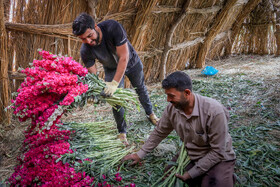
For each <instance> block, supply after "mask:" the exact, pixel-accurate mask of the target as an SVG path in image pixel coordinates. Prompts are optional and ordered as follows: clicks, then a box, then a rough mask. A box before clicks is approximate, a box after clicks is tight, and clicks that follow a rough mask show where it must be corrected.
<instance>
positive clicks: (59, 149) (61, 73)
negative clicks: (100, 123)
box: [9, 50, 138, 187]
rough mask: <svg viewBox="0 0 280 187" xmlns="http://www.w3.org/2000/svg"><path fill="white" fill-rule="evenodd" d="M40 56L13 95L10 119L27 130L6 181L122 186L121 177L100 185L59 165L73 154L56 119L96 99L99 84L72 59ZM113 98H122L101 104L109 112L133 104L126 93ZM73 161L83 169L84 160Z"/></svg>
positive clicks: (88, 175) (70, 167)
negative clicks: (14, 118) (22, 123)
mask: <svg viewBox="0 0 280 187" xmlns="http://www.w3.org/2000/svg"><path fill="white" fill-rule="evenodd" d="M39 54H40V55H41V56H42V60H34V61H33V63H32V64H31V65H32V67H31V68H26V69H24V70H22V72H23V73H25V74H26V76H27V77H26V79H25V80H24V82H23V83H22V84H21V86H20V88H19V89H18V90H17V93H16V95H15V96H16V99H15V100H12V103H13V104H12V106H11V107H12V108H13V109H14V114H15V115H16V116H17V117H18V118H19V120H20V121H26V120H28V119H31V125H30V127H29V128H28V130H26V132H25V138H26V139H25V141H24V143H23V155H22V156H20V157H19V158H18V159H19V161H20V164H19V165H18V166H17V167H16V168H15V172H14V173H13V175H12V176H11V177H10V178H9V183H10V185H11V186H58V185H60V186H92V185H94V183H96V185H98V186H102V187H103V186H104V187H105V186H106V187H111V186H113V185H112V184H109V182H112V183H114V182H117V183H118V182H121V180H122V177H121V176H120V174H118V176H116V178H115V180H114V181H106V180H105V178H104V179H103V181H102V182H100V180H95V178H94V176H93V175H92V174H91V173H92V172H85V171H76V170H75V169H76V168H75V164H74V165H73V164H70V163H67V162H65V159H63V160H62V158H63V157H65V155H71V154H74V153H75V152H74V151H73V150H72V149H71V147H70V143H69V138H70V134H71V133H75V132H74V131H72V132H71V131H70V130H69V129H62V128H61V127H62V126H63V124H62V123H61V122H60V120H59V119H60V118H61V116H62V115H63V113H65V111H67V110H71V109H72V108H73V107H75V106H83V104H84V103H86V100H87V99H88V98H90V97H92V96H95V97H97V98H100V93H101V91H102V88H104V83H103V82H102V80H99V79H98V78H97V77H96V76H93V75H92V76H91V77H93V79H89V78H88V76H86V75H88V71H87V69H85V68H83V66H82V65H81V64H79V63H77V62H76V61H74V60H73V59H72V57H65V56H57V55H53V54H52V53H50V52H48V51H42V50H40V51H39ZM94 81H96V84H95V83H94ZM118 93H119V94H122V95H121V96H120V95H119V94H116V96H113V97H112V98H107V99H106V98H103V100H105V101H106V102H107V103H109V104H111V105H112V106H113V107H114V106H115V105H116V104H120V103H121V104H122V106H124V107H129V103H128V102H127V101H130V102H133V103H135V104H138V102H137V101H136V98H137V97H136V96H135V94H134V95H133V93H131V92H130V91H122V89H119V92H118ZM127 95H128V96H129V97H127ZM123 98H125V99H123ZM100 138H101V139H102V136H101V137H100ZM114 141H115V140H114ZM120 145H122V144H121V143H120ZM123 153H126V152H125V151H124V152H123ZM114 161H115V162H116V159H115V160H114ZM117 161H118V160H117ZM74 162H77V163H79V162H81V163H82V165H84V164H86V163H88V162H89V159H88V158H86V159H84V160H83V161H81V160H80V159H79V158H75V160H74ZM90 162H91V161H90ZM115 162H114V163H115ZM114 163H113V164H114ZM113 164H112V165H111V166H113ZM131 185H132V186H133V184H131Z"/></svg>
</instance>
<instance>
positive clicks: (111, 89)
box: [104, 80, 119, 97]
mask: <svg viewBox="0 0 280 187" xmlns="http://www.w3.org/2000/svg"><path fill="white" fill-rule="evenodd" d="M105 84H106V87H105V88H104V93H105V94H106V95H108V96H110V97H111V96H112V95H113V94H114V93H115V91H116V90H117V88H118V86H119V83H118V82H117V81H115V80H113V81H112V82H105Z"/></svg>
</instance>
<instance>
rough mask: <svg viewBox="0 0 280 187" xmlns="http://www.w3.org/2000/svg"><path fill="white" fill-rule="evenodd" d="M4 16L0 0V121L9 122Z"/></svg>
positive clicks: (0, 0) (7, 63) (2, 4)
mask: <svg viewBox="0 0 280 187" xmlns="http://www.w3.org/2000/svg"><path fill="white" fill-rule="evenodd" d="M4 20H5V17H4V1H3V0H0V31H1V32H0V62H1V63H0V64H1V71H0V89H1V91H0V96H1V98H0V99H1V100H0V123H3V124H9V123H10V121H11V118H10V111H9V110H8V111H5V110H4V109H5V107H7V106H8V105H9V103H10V97H11V96H10V93H9V76H8V65H9V61H8V53H7V49H8V43H7V32H6V28H5V22H4Z"/></svg>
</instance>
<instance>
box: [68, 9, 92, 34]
mask: <svg viewBox="0 0 280 187" xmlns="http://www.w3.org/2000/svg"><path fill="white" fill-rule="evenodd" d="M94 26H95V21H94V19H93V18H92V17H91V16H90V15H88V14H87V13H84V12H83V13H81V14H80V15H78V16H77V17H76V19H75V20H74V21H73V24H72V29H73V34H74V35H76V36H80V35H82V34H84V33H85V32H86V30H87V29H94Z"/></svg>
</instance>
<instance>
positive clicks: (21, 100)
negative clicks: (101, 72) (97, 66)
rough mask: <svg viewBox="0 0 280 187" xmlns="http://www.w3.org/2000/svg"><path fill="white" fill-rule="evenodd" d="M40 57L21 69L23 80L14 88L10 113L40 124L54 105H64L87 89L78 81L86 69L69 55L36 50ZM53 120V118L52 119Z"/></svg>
mask: <svg viewBox="0 0 280 187" xmlns="http://www.w3.org/2000/svg"><path fill="white" fill-rule="evenodd" d="M39 53H40V55H41V56H42V57H43V59H42V60H34V61H33V67H32V68H26V69H24V70H23V71H22V72H23V73H25V74H26V76H27V77H26V79H25V81H24V82H23V83H22V84H21V86H20V88H19V89H18V90H17V92H18V95H17V97H16V100H12V103H13V104H14V106H13V108H14V109H15V110H14V114H15V115H16V116H18V117H19V119H20V120H21V121H25V120H27V119H31V120H32V125H36V124H38V125H40V126H43V125H44V124H45V123H46V122H47V120H48V119H49V117H50V116H51V115H52V114H53V112H54V111H55V110H56V109H57V108H58V106H59V105H60V106H68V105H70V104H71V103H72V102H73V101H74V98H75V97H76V96H78V95H81V94H82V93H85V92H86V91H87V90H88V86H87V85H84V84H82V83H79V82H78V78H79V77H83V76H85V75H86V74H87V73H88V71H87V69H85V68H83V66H82V65H81V64H79V63H78V62H76V61H74V60H73V59H72V57H64V56H60V57H58V56H56V55H53V54H51V53H49V52H48V51H39ZM54 120H56V119H54Z"/></svg>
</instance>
